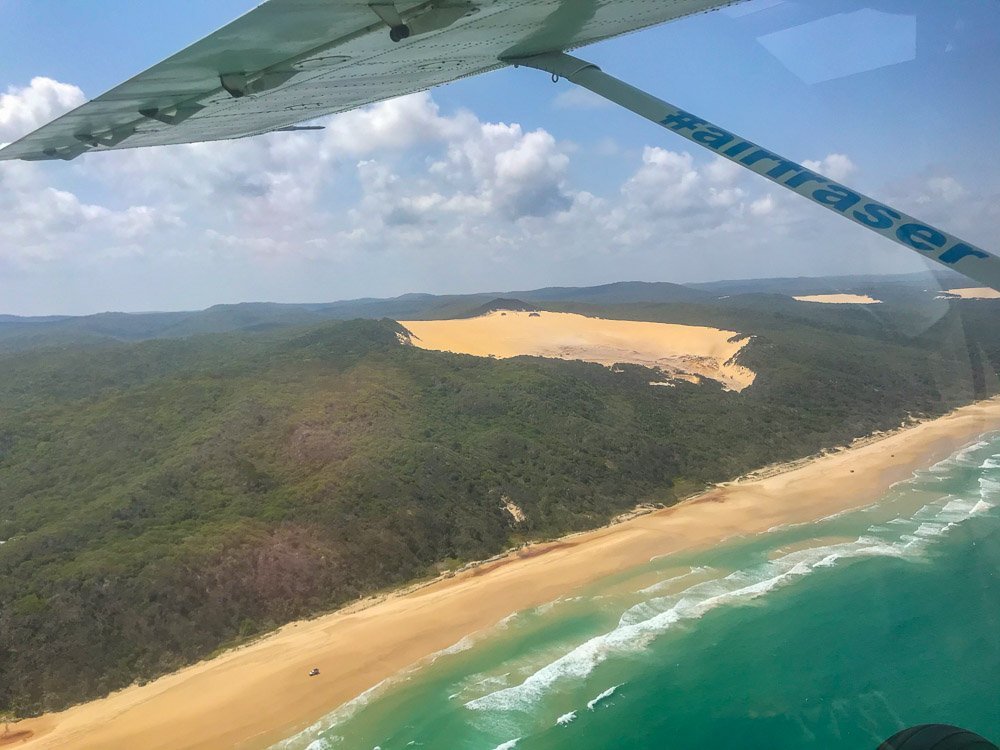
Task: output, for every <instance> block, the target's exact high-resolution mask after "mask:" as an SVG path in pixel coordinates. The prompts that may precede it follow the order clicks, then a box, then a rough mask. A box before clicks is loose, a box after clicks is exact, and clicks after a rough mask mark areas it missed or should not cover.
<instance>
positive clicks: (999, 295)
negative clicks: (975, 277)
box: [945, 286, 1000, 299]
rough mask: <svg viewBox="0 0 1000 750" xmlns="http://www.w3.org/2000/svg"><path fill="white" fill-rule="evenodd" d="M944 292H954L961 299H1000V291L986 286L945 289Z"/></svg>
mask: <svg viewBox="0 0 1000 750" xmlns="http://www.w3.org/2000/svg"><path fill="white" fill-rule="evenodd" d="M945 294H954V295H955V296H956V297H961V298H962V299H1000V292H998V291H997V290H996V289H990V288H989V287H988V286H979V287H970V288H967V289H945Z"/></svg>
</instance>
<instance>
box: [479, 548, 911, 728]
mask: <svg viewBox="0 0 1000 750" xmlns="http://www.w3.org/2000/svg"><path fill="white" fill-rule="evenodd" d="M906 536H908V537H909V538H906V539H900V540H899V541H897V542H886V541H884V540H881V539H878V538H877V537H871V536H863V537H860V538H859V539H857V540H856V541H854V542H842V543H838V544H830V545H824V546H819V547H813V548H808V549H804V550H797V551H795V552H790V553H788V554H786V555H783V556H782V557H779V558H777V559H775V560H772V561H769V562H768V563H766V564H764V565H762V566H759V567H758V568H755V569H753V570H748V571H743V570H740V571H736V572H735V573H731V574H729V575H727V576H725V577H724V578H721V579H717V580H711V581H705V582H702V583H698V584H695V585H694V586H691V587H689V588H687V589H685V590H684V591H682V592H680V593H678V594H676V595H674V596H668V597H658V598H654V599H651V600H650V601H648V602H642V603H640V604H637V605H635V606H633V607H630V608H629V609H628V610H627V611H626V612H625V613H624V614H623V615H622V617H621V619H620V620H619V623H618V627H616V628H614V629H613V630H611V631H610V632H607V633H603V634H601V635H598V636H595V637H593V638H591V639H589V640H588V641H585V642H584V643H582V644H580V645H578V646H577V647H576V648H574V649H572V650H571V651H569V652H568V653H565V654H563V655H562V656H560V657H559V658H557V659H555V660H554V661H551V662H550V663H548V664H546V665H545V666H543V667H541V668H540V669H537V670H536V671H535V672H534V673H533V674H531V675H530V676H528V677H527V678H526V679H525V680H524V681H523V682H522V683H521V684H519V685H513V686H511V687H508V688H504V689H502V690H497V691H495V692H493V693H489V694H487V695H484V696H482V697H480V698H476V699H474V700H471V701H468V702H467V703H466V704H465V705H466V707H468V708H470V709H473V710H488V711H528V710H530V709H531V708H532V706H534V705H536V704H537V702H538V700H539V699H540V698H541V697H542V696H543V695H544V694H546V693H547V692H549V691H550V690H551V689H552V687H553V686H554V685H555V683H556V682H558V681H561V680H565V679H583V678H584V677H586V676H587V675H589V674H590V673H591V672H592V671H593V670H594V668H595V667H597V666H598V665H599V664H601V663H602V662H604V661H605V660H606V659H607V658H608V657H609V656H612V655H614V654H619V653H627V652H634V651H637V650H640V649H642V648H644V647H645V646H646V645H648V644H649V643H650V642H651V641H652V640H653V639H654V638H656V637H657V636H659V635H661V634H662V633H664V632H666V631H667V630H669V629H670V628H671V627H673V626H674V625H676V624H677V623H679V622H682V621H687V620H696V619H698V618H700V617H702V616H703V615H704V614H705V613H707V612H709V611H711V610H713V609H716V608H717V607H721V606H726V605H733V604H742V603H745V602H749V601H752V600H753V599H756V598H758V597H760V596H764V595H765V594H767V593H769V592H771V591H773V590H774V589H776V588H779V587H781V586H783V585H785V584H787V583H789V582H790V581H792V580H794V579H796V578H798V577H800V576H805V575H808V574H810V573H811V572H813V571H814V570H816V569H819V568H824V567H829V566H832V565H834V564H835V563H836V561H837V560H841V559H846V558H856V557H874V556H893V557H901V556H904V555H912V554H915V553H916V552H918V551H919V549H920V548H921V547H922V545H923V544H925V543H926V542H927V540H926V539H922V538H919V537H915V536H913V535H906Z"/></svg>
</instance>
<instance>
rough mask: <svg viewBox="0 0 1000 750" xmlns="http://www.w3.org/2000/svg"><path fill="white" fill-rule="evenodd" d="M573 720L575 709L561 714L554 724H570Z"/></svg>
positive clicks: (562, 725) (574, 719) (574, 718)
mask: <svg viewBox="0 0 1000 750" xmlns="http://www.w3.org/2000/svg"><path fill="white" fill-rule="evenodd" d="M574 721H576V711H570V712H569V713H568V714H563V715H562V716H560V717H559V718H558V719H556V724H558V725H559V726H561V727H564V726H566V725H567V724H572V723H573V722H574Z"/></svg>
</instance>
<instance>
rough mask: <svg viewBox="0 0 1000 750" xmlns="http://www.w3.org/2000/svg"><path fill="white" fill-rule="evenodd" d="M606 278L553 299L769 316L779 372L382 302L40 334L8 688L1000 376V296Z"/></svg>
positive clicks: (5, 464)
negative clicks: (689, 288)
mask: <svg viewBox="0 0 1000 750" xmlns="http://www.w3.org/2000/svg"><path fill="white" fill-rule="evenodd" d="M634 291H635V290H634V289H633V290H631V291H630V292H629V293H630V294H633V293H634ZM607 294H608V293H606V292H602V293H600V294H598V293H592V294H590V296H589V297H588V295H587V293H586V290H583V291H581V292H580V293H579V294H578V299H576V300H573V299H572V298H571V297H570V295H569V294H568V293H564V294H563V295H562V296H561V297H558V295H555V293H553V295H554V296H553V299H551V300H550V303H549V304H547V305H544V306H545V307H547V308H548V309H567V310H576V311H580V312H589V313H596V314H601V315H604V316H607V317H620V318H634V319H645V320H664V321H672V322H688V323H702V324H711V325H720V326H724V327H727V328H730V329H732V330H738V331H741V332H745V333H749V334H753V335H754V337H755V338H754V339H753V341H752V343H751V344H750V346H749V347H748V348H747V349H746V350H745V351H744V354H743V356H742V359H741V361H742V362H743V363H744V364H746V365H747V366H749V367H751V368H753V369H755V370H756V371H757V372H758V380H757V382H756V383H755V384H754V385H753V386H752V387H751V388H749V389H748V390H746V391H744V392H743V393H740V394H736V393H729V392H725V391H723V390H722V389H721V388H720V387H719V386H718V385H716V384H714V383H701V384H698V385H694V384H689V383H679V384H678V385H677V387H675V388H651V387H649V385H648V382H649V381H650V380H651V379H654V378H655V375H654V373H651V372H650V371H648V370H645V369H643V368H640V367H634V366H625V367H622V368H620V369H621V372H612V371H611V370H609V369H607V368H603V367H600V366H598V365H592V364H586V363H580V362H560V361H552V360H543V359H536V358H528V357H524V358H517V359H514V360H504V361H495V360H489V359H476V358H473V357H466V356H460V355H450V354H443V353H437V352H428V351H423V350H419V349H415V348H411V347H406V346H402V345H400V343H399V340H398V337H397V333H398V332H399V330H400V329H399V326H398V324H396V323H394V322H392V321H391V320H385V319H384V320H352V321H347V322H325V323H321V324H318V325H312V326H311V327H304V328H303V327H280V326H279V325H278V324H277V323H274V322H273V321H272V323H273V324H268V325H256V324H255V325H254V326H253V327H254V328H255V331H254V332H248V331H242V332H233V333H225V334H208V335H198V336H192V337H189V338H183V339H158V340H150V341H145V342H141V343H124V342H119V341H110V340H107V339H96V338H86V339H80V338H79V337H78V338H77V340H76V341H77V343H74V344H72V345H67V344H66V340H67V339H66V337H67V336H68V335H69V334H68V333H67V330H68V329H67V325H66V324H64V325H63V326H62V328H61V329H60V330H59V331H57V332H56V338H49V339H46V338H45V337H44V336H42V337H40V338H36V339H35V340H34V343H33V344H31V345H28V344H27V343H25V340H24V339H21V340H20V341H21V343H20V344H19V345H18V347H16V349H18V350H19V351H9V352H7V353H6V354H0V373H2V377H0V541H3V540H7V541H6V543H5V544H3V545H0V714H2V713H4V712H10V713H13V714H18V715H25V714H32V713H36V712H39V711H43V710H51V709H56V708H60V707H62V706H65V705H67V704H68V703H71V702H75V701H79V700H83V699H87V698H92V697H95V696H98V695H101V694H103V693H105V692H107V691H109V690H112V689H114V688H117V687H121V686H124V685H126V684H128V683H130V682H132V681H133V680H136V679H148V678H151V677H153V676H155V675H158V674H161V673H163V672H164V671H167V670H170V669H173V668H176V667H178V666H181V665H183V664H185V663H189V662H191V661H192V660H195V659H197V658H200V657H203V656H205V655H207V654H210V653H212V652H213V651H215V650H216V649H218V648H220V647H221V646H224V645H226V644H231V643H234V642H236V641H238V640H239V639H244V638H247V637H250V636H253V635H255V634H257V633H261V632H264V631H266V630H268V629H271V628H273V627H275V626H277V625H279V624H281V623H283V622H286V621H288V620H290V619H293V618H296V617H300V616H304V615H309V614H312V613H315V612H318V611H323V610H328V609H331V608H334V607H337V606H338V605H341V604H343V603H344V602H346V601H349V600H351V599H353V598H356V597H359V596H364V595H366V594H369V593H372V592H375V591H378V590H380V589H384V588H385V587H388V586H392V585H395V584H399V583H402V582H404V581H408V580H412V579H415V578H419V577H421V576H426V575H430V574H433V573H435V572H437V571H439V570H442V569H445V568H446V567H447V566H449V565H453V564H455V563H456V562H457V561H465V560H471V559H477V558H482V557H485V556H488V555H490V554H493V553H496V552H498V551H501V550H503V549H504V548H506V547H508V546H509V545H510V544H511V543H516V542H518V541H521V540H523V539H527V538H540V537H548V536H553V535H556V534H560V533H563V532H566V531H571V530H575V529H582V528H587V527H592V526H595V525H597V524H600V523H602V522H604V521H606V520H607V519H608V518H609V517H611V516H613V515H615V514H616V513H619V512H621V511H622V510H624V509H627V508H630V507H632V506H634V505H635V504H636V503H637V502H642V501H650V502H666V503H669V502H672V501H673V500H675V499H676V498H677V497H679V496H682V495H684V494H687V493H689V492H691V491H692V490H693V489H695V488H697V487H700V486H703V485H704V484H706V483H709V482H715V481H719V480H723V479H727V478H732V477H734V476H736V475H739V474H741V473H744V472H746V471H748V470H750V469H753V468H755V467H759V466H761V465H764V464H767V463H769V462H772V461H777V460H785V459H790V458H793V457H797V456H802V455H807V454H809V453H812V452H814V451H816V450H818V449H820V448H822V447H826V446H831V445H836V444H842V443H845V442H847V441H849V440H850V439H851V438H853V437H856V436H859V435H863V434H866V433H868V432H871V431H872V430H876V429H886V428H891V427H895V426H898V425H899V424H900V422H902V421H903V420H905V419H906V418H907V417H908V416H911V415H912V416H924V415H934V414H940V413H942V412H944V411H946V410H947V409H949V408H952V407H954V406H956V405H959V404H962V403H967V402H968V401H970V400H972V399H973V398H977V397H984V396H987V395H991V394H993V393H996V392H997V391H998V384H997V376H996V373H997V371H998V370H1000V325H998V324H997V317H996V316H997V313H998V312H1000V303H994V302H944V301H941V302H935V303H933V304H931V303H928V302H926V298H921V299H923V300H924V301H923V302H918V301H913V300H911V299H910V297H906V296H905V295H903V298H901V300H900V301H899V302H898V303H895V304H892V305H889V304H887V305H882V306H878V307H877V308H859V307H853V306H852V307H836V306H822V305H802V304H798V303H794V302H791V301H790V300H788V299H787V298H784V297H778V296H771V295H767V294H750V295H742V296H739V297H732V298H730V299H727V300H715V299H714V297H713V296H712V295H708V294H707V293H703V292H697V293H696V294H695V298H694V299H686V298H685V299H681V298H679V297H676V296H674V297H671V299H674V300H675V301H673V302H663V301H656V302H644V301H642V299H641V296H638V297H637V296H635V295H634V294H633V296H632V297H628V298H627V299H623V300H620V301H621V302H627V303H628V304H616V305H614V306H609V304H608V302H607V301H606V300H607ZM671 294H673V291H671ZM602 295H604V296H602ZM534 299H535V301H536V304H537V299H538V298H537V297H536V298H534ZM488 301H489V300H488V299H487V300H480V299H478V298H477V299H473V300H472V302H474V303H475V304H474V305H473V306H472V307H475V306H477V305H479V304H483V303H484V302H488ZM424 302H425V303H426V304H428V305H430V306H431V308H433V309H441V308H440V305H438V306H437V307H434V305H435V304H436V303H434V302H432V301H431V302H428V301H427V300H424ZM448 304H449V305H450V304H453V303H452V302H449V303H448ZM468 309H471V307H470V308H466V310H468ZM285 312H286V311H283V312H282V314H285ZM126 317H127V316H126ZM400 317H402V316H400ZM126 322H127V321H126ZM189 322H190V321H189ZM265 322H266V321H265ZM294 322H296V323H297V322H299V321H298V320H296V321H294ZM17 325H21V323H17ZM32 325H34V324H32ZM74 325H78V323H76V324H74ZM126 327H127V326H126ZM80 341H84V342H86V343H80ZM40 344H41V345H40ZM53 344H58V346H56V345H53ZM503 495H506V496H509V497H510V498H512V499H513V500H514V501H515V502H516V503H517V504H518V505H520V506H521V507H522V508H523V509H524V511H525V513H526V514H527V519H528V520H527V522H526V523H525V524H524V525H523V526H520V527H517V528H513V527H512V526H511V524H510V523H509V518H508V516H507V515H506V513H505V512H504V511H502V510H501V508H500V502H499V501H500V497H501V496H503Z"/></svg>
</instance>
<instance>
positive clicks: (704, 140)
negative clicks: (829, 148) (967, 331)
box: [659, 106, 990, 265]
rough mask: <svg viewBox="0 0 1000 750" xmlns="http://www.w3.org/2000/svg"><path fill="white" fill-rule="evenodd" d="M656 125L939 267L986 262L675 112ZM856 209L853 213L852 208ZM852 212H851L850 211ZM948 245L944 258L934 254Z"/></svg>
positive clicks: (938, 234) (971, 250) (928, 229)
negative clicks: (969, 259) (929, 257)
mask: <svg viewBox="0 0 1000 750" xmlns="http://www.w3.org/2000/svg"><path fill="white" fill-rule="evenodd" d="M670 109H671V110H672V111H671V112H670V114H668V115H667V116H666V117H664V118H663V119H661V120H659V124H660V125H662V126H663V127H665V128H667V129H668V130H671V131H673V132H675V133H677V134H678V135H683V136H684V137H685V138H687V139H689V140H692V141H694V142H695V143H699V144H701V145H702V146H705V147H707V148H710V149H712V150H713V151H715V152H717V153H719V154H720V155H722V156H725V157H726V158H728V159H730V160H732V161H735V162H737V163H738V164H740V165H741V166H744V167H746V168H747V169H749V170H750V171H752V172H756V173H757V174H759V175H760V176H762V177H766V178H767V179H769V180H771V181H772V182H777V183H778V184H780V185H783V186H784V187H787V188H788V189H789V190H792V191H794V192H796V193H798V194H799V195H801V196H803V197H804V198H809V199H810V200H812V201H815V202H816V203H819V204H820V205H823V206H826V207H828V208H831V209H833V210H834V211H839V212H840V213H841V214H843V215H844V216H845V217H847V218H848V219H850V220H851V221H854V222H856V223H858V224H861V225H863V226H865V227H868V228H869V229H873V230H875V231H876V232H879V233H880V234H883V235H885V236H886V237H888V238H889V239H894V240H896V241H898V242H901V243H902V244H904V245H906V246H907V247H912V248H913V249H914V250H919V251H920V252H923V253H927V254H930V255H932V256H933V257H935V258H936V259H937V260H939V261H941V262H942V263H947V264H949V265H954V264H955V263H957V262H958V261H960V260H962V258H966V257H973V258H988V257H990V256H989V253H987V252H985V251H983V250H980V249H979V248H976V247H972V246H971V245H967V244H966V243H964V242H962V241H961V240H957V239H955V238H953V237H950V236H948V235H947V234H945V233H944V232H942V231H941V230H939V229H935V228H934V227H932V226H928V225H927V224H924V223H922V222H920V221H918V220H917V219H914V218H913V217H912V216H907V215H906V214H904V213H902V212H900V211H896V210H895V209H892V208H889V206H886V205H883V204H882V203H879V202H878V201H876V200H873V199H872V198H869V197H868V196H866V195H862V194H861V193H858V192H855V191H854V190H851V189H849V188H846V187H844V186H843V185H841V184H840V183H837V182H834V181H833V180H830V179H829V178H827V177H824V176H822V175H818V174H816V173H815V172H811V171H810V170H808V169H806V168H805V167H803V166H802V165H801V164H796V163H795V162H793V161H790V160H789V159H786V158H784V157H782V156H778V155H777V154H774V153H772V152H770V151H768V150H767V149H765V148H761V147H760V146H758V145H757V144H756V143H752V142H750V141H746V140H743V139H742V138H740V137H738V136H736V135H734V134H733V133H730V132H729V131H728V130H723V129H722V128H720V127H719V126H717V125H713V124H711V123H709V122H707V121H706V120H703V119H701V118H700V117H696V116H695V115H692V114H691V113H690V112H685V111H684V110H682V109H679V108H677V107H672V106H671V107H670ZM856 206H859V208H855V207H856ZM852 209H853V210H852ZM945 245H950V247H948V249H946V250H944V252H939V250H941V249H942V248H944V247H945Z"/></svg>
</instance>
